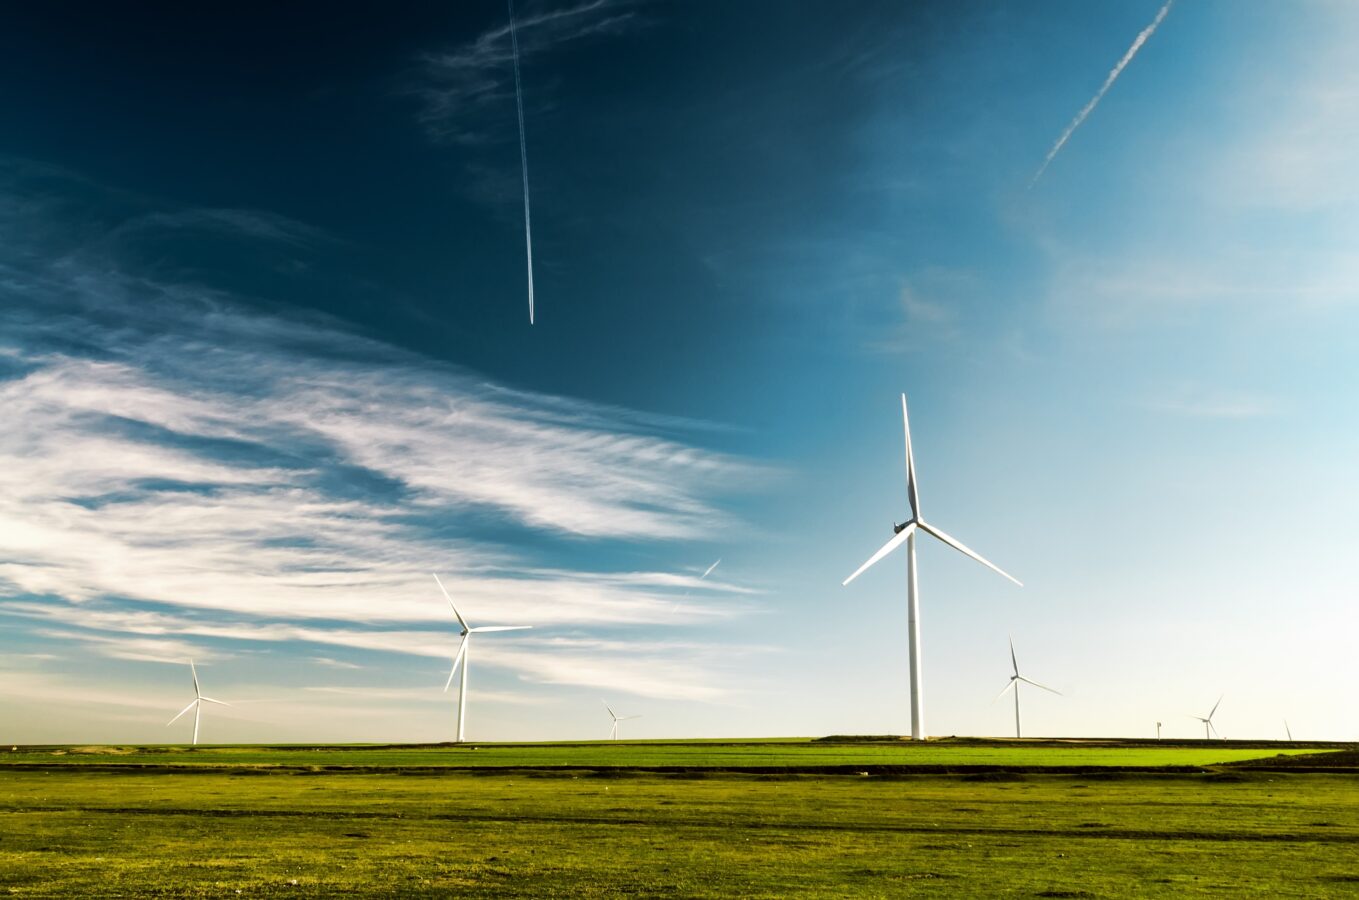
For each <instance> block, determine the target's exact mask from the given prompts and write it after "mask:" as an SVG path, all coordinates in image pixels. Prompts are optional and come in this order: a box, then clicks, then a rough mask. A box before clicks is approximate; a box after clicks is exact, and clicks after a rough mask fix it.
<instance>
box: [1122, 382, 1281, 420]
mask: <svg viewBox="0 0 1359 900" xmlns="http://www.w3.org/2000/svg"><path fill="white" fill-rule="evenodd" d="M1141 405H1142V406H1143V407H1145V408H1146V409H1149V410H1152V411H1153V412H1162V413H1169V414H1171V415H1175V416H1184V417H1186V418H1191V419H1258V418H1260V417H1261V416H1270V415H1274V414H1276V413H1277V412H1278V411H1279V409H1278V404H1277V402H1275V401H1274V400H1273V399H1272V398H1270V397H1268V396H1265V395H1263V394H1260V393H1255V392H1250V391H1241V390H1225V389H1220V388H1211V387H1208V386H1205V385H1199V384H1180V385H1176V386H1174V387H1168V388H1165V389H1163V390H1162V391H1160V392H1159V393H1157V394H1155V395H1153V396H1148V397H1146V398H1144V399H1143V400H1142V403H1141Z"/></svg>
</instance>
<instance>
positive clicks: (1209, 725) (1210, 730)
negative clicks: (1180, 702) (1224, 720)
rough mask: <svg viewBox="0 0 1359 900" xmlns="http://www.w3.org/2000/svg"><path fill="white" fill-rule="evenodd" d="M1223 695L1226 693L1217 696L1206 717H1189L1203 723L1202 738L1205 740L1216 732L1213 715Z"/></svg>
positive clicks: (1209, 738)
mask: <svg viewBox="0 0 1359 900" xmlns="http://www.w3.org/2000/svg"><path fill="white" fill-rule="evenodd" d="M1225 696H1227V695H1226V694H1223V695H1222V696H1221V697H1218V698H1217V702H1216V703H1214V704H1213V711H1212V712H1210V713H1208V718H1206V719H1205V718H1204V717H1203V716H1190V717H1189V718H1191V719H1198V720H1199V721H1200V722H1202V723H1203V739H1204V740H1205V741H1207V740H1211V739H1212V737H1213V735H1214V734H1217V726H1216V725H1214V724H1213V716H1214V715H1215V714H1216V713H1217V708H1218V707H1219V706H1221V705H1222V697H1225Z"/></svg>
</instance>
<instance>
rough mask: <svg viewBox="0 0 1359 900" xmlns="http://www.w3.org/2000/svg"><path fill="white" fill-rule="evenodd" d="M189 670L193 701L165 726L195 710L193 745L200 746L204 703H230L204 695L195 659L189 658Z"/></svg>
mask: <svg viewBox="0 0 1359 900" xmlns="http://www.w3.org/2000/svg"><path fill="white" fill-rule="evenodd" d="M189 671H190V672H191V673H192V674H193V702H192V703H190V704H189V705H188V706H186V707H184V708H183V709H181V710H180V711H179V714H178V715H176V716H175V717H174V718H173V719H171V720H170V721H168V722H166V723H165V727H166V728H169V727H170V726H171V725H173V724H175V723H176V722H178V721H179V717H180V716H182V715H184V714H185V713H186V712H188V711H189V710H193V746H195V747H197V746H198V720H199V719H200V718H201V717H202V714H203V704H204V703H216V704H217V705H218V706H230V705H231V704H230V703H223V702H222V701H221V700H214V699H212V698H211V697H204V696H203V692H202V691H201V690H199V688H198V669H197V668H195V667H194V664H193V660H189Z"/></svg>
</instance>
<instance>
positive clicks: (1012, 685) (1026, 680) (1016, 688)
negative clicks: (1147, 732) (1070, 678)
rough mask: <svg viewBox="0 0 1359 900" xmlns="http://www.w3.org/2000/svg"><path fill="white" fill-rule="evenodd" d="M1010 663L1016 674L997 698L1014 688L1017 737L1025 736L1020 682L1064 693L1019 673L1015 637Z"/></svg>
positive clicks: (1051, 692)
mask: <svg viewBox="0 0 1359 900" xmlns="http://www.w3.org/2000/svg"><path fill="white" fill-rule="evenodd" d="M1010 665H1011V666H1012V667H1013V668H1014V674H1013V675H1011V676H1010V683H1009V684H1007V685H1005V687H1004V689H1002V690H1001V692H1000V693H999V694H996V700H999V699H1000V698H1001V697H1004V696H1005V692H1006V691H1008V690H1010V689H1011V688H1014V692H1015V737H1023V736H1024V735H1023V734H1022V733H1021V732H1020V727H1019V682H1021V681H1022V682H1024V683H1025V684H1031V685H1033V686H1034V687H1036V688H1042V689H1043V690H1045V691H1047V692H1048V693H1050V694H1056V695H1057V696H1059V697H1060V696H1061V695H1062V692H1061V691H1055V690H1053V689H1052V688H1050V687H1048V686H1046V685H1042V684H1039V683H1038V682H1036V681H1033V680H1032V679H1029V678H1025V677H1024V676H1023V675H1020V674H1019V662H1018V661H1017V660H1016V659H1015V639H1014V638H1010ZM996 700H992V701H991V702H992V703H995V702H996ZM1156 724H1157V726H1158V728H1157V731H1158V736H1159V730H1160V729H1159V726H1160V724H1161V723H1160V722H1157V723H1156Z"/></svg>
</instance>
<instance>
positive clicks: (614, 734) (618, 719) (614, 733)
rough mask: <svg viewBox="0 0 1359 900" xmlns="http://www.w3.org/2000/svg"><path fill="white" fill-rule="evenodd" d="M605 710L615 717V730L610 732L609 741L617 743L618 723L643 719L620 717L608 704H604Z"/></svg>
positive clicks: (638, 717)
mask: <svg viewBox="0 0 1359 900" xmlns="http://www.w3.org/2000/svg"><path fill="white" fill-rule="evenodd" d="M601 702H604V701H601ZM604 708H605V709H607V710H608V711H609V715H611V716H613V730H612V731H610V732H609V740H611V741H616V740H618V723H619V722H626V721H627V720H628V719H640V718H641V716H620V715H619V714H618V713H616V712H614V711H613V707H612V706H610V705H609V704H608V703H607V702H604Z"/></svg>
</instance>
